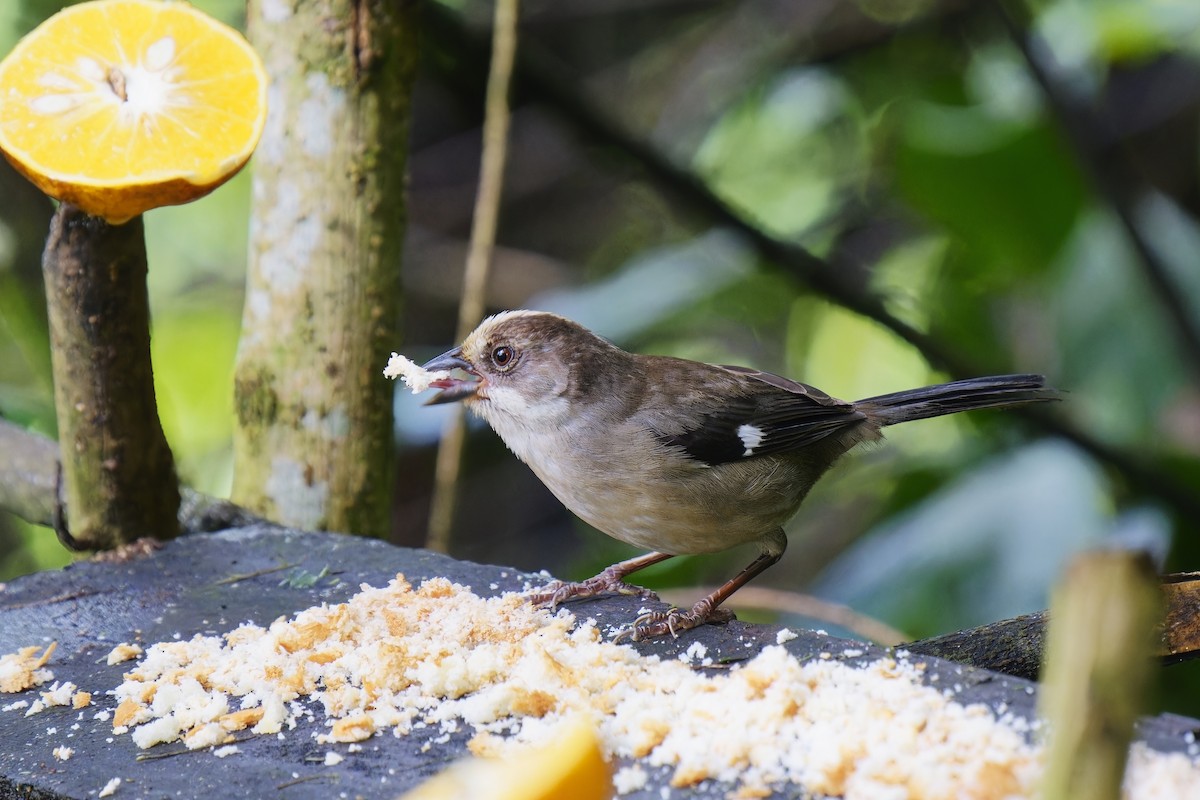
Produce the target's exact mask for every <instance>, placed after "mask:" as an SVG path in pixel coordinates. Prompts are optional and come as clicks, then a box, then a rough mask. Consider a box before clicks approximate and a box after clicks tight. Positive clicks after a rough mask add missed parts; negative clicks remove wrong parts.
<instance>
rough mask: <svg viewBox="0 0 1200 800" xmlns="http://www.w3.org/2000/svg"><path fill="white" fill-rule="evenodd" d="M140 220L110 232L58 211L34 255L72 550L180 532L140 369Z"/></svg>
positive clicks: (147, 374)
mask: <svg viewBox="0 0 1200 800" xmlns="http://www.w3.org/2000/svg"><path fill="white" fill-rule="evenodd" d="M146 269H147V268H146V243H145V237H144V234H143V228H142V218H141V217H140V216H139V217H134V218H133V219H132V220H130V221H129V222H127V223H125V224H124V225H110V224H109V223H107V222H105V221H104V220H102V219H100V218H99V217H91V216H88V215H87V214H85V213H83V212H82V211H80V210H79V209H78V208H75V207H74V206H72V205H70V204H68V203H63V204H61V205H60V206H59V207H58V211H57V212H55V214H54V219H53V221H52V222H51V223H50V235H49V237H48V238H47V240H46V250H45V252H44V254H43V256H42V271H43V275H44V276H45V281H46V304H47V308H48V317H49V323H50V350H51V360H52V362H53V367H54V405H55V409H56V411H57V416H58V437H59V442H60V443H61V448H60V449H61V453H62V455H61V459H62V477H63V483H64V484H65V486H66V495H67V498H66V499H67V522H68V524H69V525H70V528H71V536H72V538H73V545H74V546H76V547H78V548H80V549H92V550H99V549H107V548H113V547H117V546H118V545H121V544H125V543H127V542H131V541H133V540H134V539H137V538H139V537H142V536H153V537H155V538H158V539H170V538H172V537H174V536H175V535H176V534H178V532H179V524H178V520H177V518H176V514H177V512H178V510H179V484H178V482H177V480H176V478H175V462H174V459H173V458H172V456H171V449H170V448H169V447H168V446H167V440H166V437H165V436H163V430H162V425H161V424H159V420H158V406H157V404H156V403H155V399H154V376H153V371H152V369H151V366H150V303H149V299H148V297H147V292H146Z"/></svg>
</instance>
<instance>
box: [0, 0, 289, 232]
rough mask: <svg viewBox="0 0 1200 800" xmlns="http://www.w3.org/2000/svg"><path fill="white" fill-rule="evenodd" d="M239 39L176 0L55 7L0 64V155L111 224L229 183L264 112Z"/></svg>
mask: <svg viewBox="0 0 1200 800" xmlns="http://www.w3.org/2000/svg"><path fill="white" fill-rule="evenodd" d="M266 96H267V76H266V71H265V70H264V68H263V65H262V61H261V60H260V59H259V57H258V55H257V54H256V53H255V52H254V50H253V49H252V48H251V47H250V44H249V43H248V42H247V41H246V40H245V38H243V37H242V35H241V34H240V33H238V32H237V31H235V30H233V29H232V28H230V27H228V26H227V25H225V24H224V23H221V22H219V21H217V20H215V19H212V18H211V17H209V16H207V15H205V14H204V13H202V12H200V11H197V10H196V9H195V8H193V7H192V6H190V5H188V4H187V3H186V2H182V1H181V0H94V2H87V3H80V4H78V5H74V6H70V7H68V8H66V9H63V10H62V11H60V12H59V13H58V14H55V15H54V16H53V17H51V18H50V19H48V20H46V21H45V22H43V23H42V24H41V25H40V26H38V27H37V28H36V29H34V30H33V31H32V32H30V33H29V34H28V35H27V36H25V38H23V39H22V40H21V41H20V42H19V43H18V44H17V46H16V47H15V48H14V49H13V51H12V52H11V53H9V54H8V56H7V57H6V58H5V59H4V60H3V62H0V150H3V152H4V155H5V156H6V157H7V158H8V160H9V161H10V162H12V164H13V166H14V167H16V168H17V169H18V170H19V171H20V172H21V173H23V174H24V175H25V177H27V178H29V180H31V181H33V183H34V184H36V185H37V186H38V187H39V188H40V189H41V190H42V191H44V192H45V193H46V194H48V195H50V196H51V197H54V198H56V199H58V200H63V201H66V202H69V203H73V204H74V205H76V206H79V208H81V209H83V210H84V211H86V212H87V213H89V214H92V215H94V216H100V217H104V218H105V219H107V220H108V221H109V222H112V223H114V224H119V223H122V222H126V221H128V220H129V219H131V218H133V217H135V216H137V215H138V214H141V213H142V212H144V211H147V210H149V209H151V208H156V207H158V206H164V205H175V204H178V203H186V202H188V201H189V200H194V199H196V198H197V197H201V196H203V195H205V194H208V193H209V192H211V191H212V190H213V189H215V188H217V187H218V186H220V185H221V184H222V183H224V182H225V181H227V180H229V178H231V177H233V175H234V174H236V173H237V171H238V170H239V169H241V168H242V166H243V165H244V164H245V163H246V161H247V160H248V159H249V158H250V154H251V153H253V152H254V147H255V145H257V144H258V139H259V136H260V135H261V134H262V129H263V124H264V123H265V121H266V115H267V100H266Z"/></svg>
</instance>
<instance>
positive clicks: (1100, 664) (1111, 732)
mask: <svg viewBox="0 0 1200 800" xmlns="http://www.w3.org/2000/svg"><path fill="white" fill-rule="evenodd" d="M1161 604H1162V596H1161V593H1160V591H1159V589H1158V585H1157V579H1156V578H1155V575H1154V571H1153V569H1152V567H1151V565H1150V562H1149V559H1147V558H1146V557H1145V556H1143V555H1140V554H1136V553H1131V552H1126V551H1103V552H1094V553H1088V554H1085V555H1083V556H1080V557H1079V558H1077V559H1076V560H1075V562H1074V563H1072V564H1071V565H1070V567H1069V568H1068V569H1067V573H1066V576H1065V578H1064V579H1063V582H1062V584H1061V585H1060V586H1059V587H1058V589H1057V590H1056V591H1055V593H1054V597H1053V599H1052V601H1051V605H1050V628H1049V632H1048V635H1047V644H1046V667H1045V670H1044V671H1043V688H1042V697H1041V708H1040V710H1041V713H1042V716H1043V717H1044V718H1045V719H1046V722H1047V724H1048V726H1049V736H1050V739H1049V743H1048V747H1047V753H1046V773H1045V778H1044V782H1043V786H1042V792H1043V794H1042V796H1043V798H1044V800H1071V798H1081V797H1086V798H1089V800H1119V798H1120V796H1121V781H1122V777H1123V775H1124V772H1125V759H1126V755H1127V753H1128V750H1129V744H1130V742H1131V741H1132V739H1133V726H1134V723H1135V721H1136V720H1137V717H1138V714H1139V713H1141V712H1142V711H1143V710H1144V709H1145V704H1146V699H1147V695H1148V693H1149V690H1150V687H1151V684H1152V683H1153V680H1154V677H1155V674H1156V670H1157V669H1158V667H1157V664H1156V659H1155V654H1156V652H1157V651H1158V649H1159V647H1158V645H1159V637H1160V631H1159V628H1158V626H1159V625H1160V623H1161V622H1162V613H1161Z"/></svg>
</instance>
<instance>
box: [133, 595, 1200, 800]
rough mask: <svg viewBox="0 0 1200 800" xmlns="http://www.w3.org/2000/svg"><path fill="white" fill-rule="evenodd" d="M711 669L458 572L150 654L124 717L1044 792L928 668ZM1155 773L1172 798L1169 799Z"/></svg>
mask: <svg viewBox="0 0 1200 800" xmlns="http://www.w3.org/2000/svg"><path fill="white" fill-rule="evenodd" d="M694 660H698V661H700V662H703V661H704V660H705V653H704V652H703V647H702V646H700V645H695V646H693V647H692V648H690V649H689V651H688V653H687V654H685V656H683V657H681V658H680V660H675V661H662V660H659V659H657V658H647V657H643V656H640V655H638V654H637V653H636V651H634V650H633V649H632V648H629V647H626V646H621V645H615V644H612V643H610V642H606V641H603V640H602V637H601V633H600V631H599V630H597V627H596V625H595V622H594V621H593V620H588V621H587V622H585V623H583V624H581V625H579V626H578V627H576V626H575V620H574V618H573V617H572V616H571V615H570V614H569V613H567V612H566V611H562V610H560V611H559V612H558V613H556V614H552V613H550V612H548V611H546V610H544V609H539V608H534V607H533V606H531V605H530V604H529V603H527V602H526V601H525V600H523V599H522V598H521V597H520V596H519V595H515V594H507V595H504V596H502V597H498V598H490V599H485V598H481V597H479V596H477V595H475V594H474V593H472V592H471V591H470V590H469V589H467V588H464V587H462V586H459V585H456V584H453V583H451V582H450V581H448V580H445V579H432V580H429V581H426V582H425V583H423V584H422V585H421V586H420V587H419V588H416V589H413V588H412V587H411V586H410V585H409V584H408V583H407V582H406V581H405V580H404V579H403V577H398V578H397V579H396V580H394V581H392V582H391V583H390V584H389V585H388V586H387V587H385V588H372V587H369V586H365V585H364V586H363V587H362V590H361V592H360V593H359V594H357V595H355V596H354V597H353V598H351V599H350V600H349V601H348V602H346V603H343V604H340V605H333V606H320V607H315V608H311V609H308V610H306V611H303V612H301V613H299V614H297V615H296V616H295V617H294V618H293V619H283V618H281V619H279V620H276V621H275V622H274V623H272V624H271V626H270V627H269V628H268V629H266V630H263V629H262V628H260V627H257V626H254V625H249V624H247V625H243V626H241V627H239V628H237V629H236V630H234V631H232V632H230V633H228V634H226V635H224V636H223V637H203V636H197V637H195V638H193V639H192V640H190V641H174V642H165V643H159V644H155V645H152V646H150V647H148V648H147V649H146V652H145V656H144V658H143V659H142V660H141V662H140V663H139V664H137V665H136V666H135V667H134V668H133V669H132V670H131V671H130V672H129V673H127V674H126V676H125V681H124V683H123V684H122V685H121V686H119V687H118V688H117V689H116V691H115V694H116V697H117V700H118V701H119V706H118V708H117V710H116V713H115V714H114V718H113V723H114V727H115V729H116V731H117V732H118V733H123V732H126V731H128V730H129V729H132V736H133V739H134V741H135V742H136V743H137V744H138V745H139V746H141V747H150V746H152V745H154V744H157V743H159V742H169V741H173V740H176V739H182V740H183V741H184V742H185V743H186V744H187V746H188V747H192V748H198V747H204V746H210V745H217V744H222V743H225V742H228V741H229V740H230V739H231V738H232V733H233V732H234V731H239V730H244V729H247V728H248V729H250V730H252V731H253V732H254V733H260V734H268V733H277V732H281V731H283V730H285V729H290V728H292V727H294V726H295V725H296V723H297V721H298V719H299V718H300V717H302V716H305V715H310V714H313V712H314V711H318V714H319V710H318V709H317V706H319V707H320V708H323V709H324V712H325V717H326V718H325V724H326V728H325V730H324V731H323V732H322V733H321V734H320V735H319V736H318V740H319V741H320V742H321V743H329V742H354V741H358V740H362V739H366V738H368V737H370V736H372V735H373V734H375V733H377V732H381V731H392V732H393V733H394V734H395V735H397V736H401V735H404V734H405V733H407V732H409V731H410V730H413V729H414V728H429V727H433V728H436V729H439V732H440V733H441V734H442V735H441V736H440V737H438V738H435V739H433V740H431V742H432V743H438V742H445V741H448V740H449V736H450V734H451V733H453V732H455V731H457V730H459V729H460V727H461V726H462V725H463V724H464V723H465V724H466V725H469V726H471V728H472V729H473V730H474V732H475V733H474V737H473V738H472V739H471V741H470V747H471V750H472V751H473V752H475V753H477V754H485V755H491V754H503V753H506V752H509V751H510V750H511V749H512V748H515V747H518V746H521V745H525V744H545V743H546V740H547V738H548V737H550V736H552V735H553V733H554V732H555V729H556V726H557V725H558V724H559V723H560V722H561V721H562V720H563V719H564V718H565V717H567V716H572V715H575V714H583V715H585V716H586V717H589V718H591V719H592V720H593V721H594V722H595V724H596V725H597V727H598V729H599V731H600V734H601V737H602V739H603V741H604V743H605V747H606V749H607V750H608V752H609V753H610V754H614V755H618V756H624V757H633V758H637V759H639V761H638V762H637V763H636V764H634V765H633V766H629V767H625V768H624V769H621V770H619V771H618V773H617V775H616V786H617V788H618V791H620V792H622V793H624V792H629V791H635V790H637V789H640V788H642V787H643V786H644V785H645V783H646V780H647V777H648V776H647V773H646V769H645V768H646V767H651V766H658V765H669V766H670V767H672V768H673V777H672V780H671V782H672V785H674V786H678V787H682V786H691V785H695V784H697V783H699V782H701V781H704V780H709V779H716V780H719V781H725V782H729V783H730V784H733V785H735V786H736V787H738V788H737V792H738V793H739V796H743V797H751V796H765V795H766V794H768V793H769V790H768V789H769V787H770V786H772V785H778V784H781V783H785V782H790V783H797V784H801V785H803V786H805V787H806V788H807V789H808V790H809V791H811V792H816V793H824V794H831V795H843V796H845V797H848V798H894V797H901V796H902V797H906V798H930V799H932V798H947V799H948V798H974V799H975V800H987V799H990V798H996V800H1000V798H1022V797H1032V796H1034V794H1035V792H1036V782H1037V779H1038V775H1039V772H1040V765H1039V758H1040V750H1039V749H1038V748H1037V747H1034V746H1031V745H1029V744H1027V743H1026V741H1025V739H1024V737H1023V736H1022V733H1021V727H1022V725H1023V724H1024V723H1023V721H1022V720H1019V719H1012V718H1008V719H1004V720H997V719H996V718H995V717H994V716H993V715H992V713H991V712H990V711H989V710H988V709H986V708H984V707H983V706H964V705H962V704H960V703H956V702H954V701H953V700H951V699H949V698H948V697H947V696H945V695H944V694H943V693H942V692H941V691H938V690H936V689H933V688H931V687H928V686H923V685H922V684H921V683H920V674H921V665H919V664H913V663H910V662H908V661H906V660H904V659H899V660H893V659H882V660H878V661H875V662H872V663H869V664H866V665H864V666H861V667H859V666H853V665H847V664H845V663H842V662H839V661H836V660H833V659H828V660H819V661H816V662H812V663H800V662H799V661H798V660H797V659H795V658H794V657H792V656H791V655H789V654H788V653H787V651H786V650H785V649H784V648H783V647H780V646H771V647H767V648H766V649H764V650H763V651H762V652H761V654H759V655H758V656H756V657H755V658H753V659H752V660H749V661H747V662H745V663H743V664H741V665H739V666H735V667H733V668H731V669H729V670H728V671H723V672H720V673H718V674H715V675H706V674H701V673H700V672H697V671H695V670H693V669H692V667H691V666H690V663H689V662H691V661H694ZM305 697H308V698H311V700H312V701H315V702H309V703H302V702H300V700H301V699H302V698H305ZM425 746H426V747H429V746H430V744H427V745H425ZM1131 765H1132V766H1131V774H1130V776H1129V779H1128V781H1129V785H1130V786H1131V787H1136V788H1131V789H1129V790H1128V791H1127V796H1129V797H1133V798H1139V799H1140V798H1151V797H1155V798H1156V797H1164V798H1166V797H1184V796H1185V794H1186V793H1185V791H1184V789H1183V787H1191V789H1194V788H1195V787H1197V786H1200V768H1198V767H1197V765H1196V764H1194V763H1193V762H1192V761H1191V760H1190V759H1188V758H1186V757H1184V756H1182V755H1176V756H1164V755H1160V754H1155V753H1153V752H1151V751H1149V750H1146V749H1145V748H1140V749H1139V750H1138V752H1136V753H1135V755H1134V758H1133V760H1132V762H1131ZM1154 781H1159V782H1161V781H1167V783H1166V784H1164V785H1165V787H1166V788H1162V789H1156V790H1151V789H1150V788H1149V787H1150V784H1151V783H1153V782H1154ZM1160 791H1161V792H1163V793H1159V792H1160Z"/></svg>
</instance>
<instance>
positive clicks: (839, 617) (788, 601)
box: [658, 586, 909, 647]
mask: <svg viewBox="0 0 1200 800" xmlns="http://www.w3.org/2000/svg"><path fill="white" fill-rule="evenodd" d="M714 588H715V587H711V586H700V587H694V586H689V587H688V588H686V589H672V590H670V591H662V592H659V593H658V594H659V596H660V597H661V598H662V599H663V600H666V601H667V602H669V603H676V604H678V605H680V606H684V605H690V604H691V603H694V602H695V601H696V600H698V599H700V598H701V597H704V596H705V595H708V594H710V593H711V592H712V591H713V589H714ZM725 606H726V607H729V608H734V609H738V610H744V609H757V610H759V611H775V612H780V613H787V614H797V615H799V616H803V617H808V618H809V619H812V620H817V621H818V622H827V623H829V624H830V625H837V626H838V627H841V628H845V629H846V630H848V631H850V632H851V633H853V634H855V635H856V636H861V637H862V638H863V639H867V640H869V641H872V642H875V643H876V644H881V645H886V646H889V647H890V646H893V645H898V644H900V643H902V642H906V641H908V638H909V637H907V636H906V635H904V634H903V633H901V632H900V631H898V630H896V629H895V628H893V627H892V626H891V625H888V624H887V623H886V622H882V621H880V620H877V619H875V618H874V617H870V616H867V615H866V614H863V613H860V612H858V611H855V610H854V609H852V608H850V607H849V606H844V605H842V604H840V603H833V602H830V601H828V600H822V599H821V598H819V597H813V596H812V595H810V594H801V593H799V592H788V591H784V590H782V589H769V588H766V587H763V586H743V587H742V588H741V589H739V590H738V592H737V594H735V595H734V596H733V597H731V598H729V599H728V600H726V601H725Z"/></svg>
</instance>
